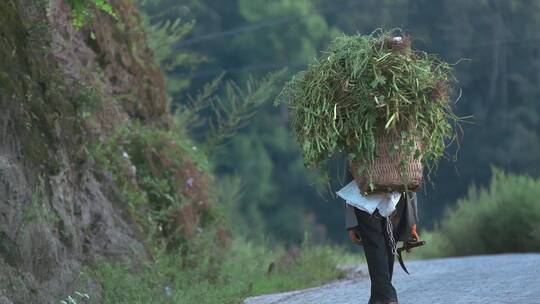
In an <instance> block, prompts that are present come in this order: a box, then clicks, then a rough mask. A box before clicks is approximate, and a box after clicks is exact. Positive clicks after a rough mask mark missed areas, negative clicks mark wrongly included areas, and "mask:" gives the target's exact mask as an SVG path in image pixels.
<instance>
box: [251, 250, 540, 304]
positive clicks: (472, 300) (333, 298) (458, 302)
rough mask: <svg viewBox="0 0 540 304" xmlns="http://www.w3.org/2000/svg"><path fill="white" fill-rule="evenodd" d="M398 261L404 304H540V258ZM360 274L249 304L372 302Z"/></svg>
mask: <svg viewBox="0 0 540 304" xmlns="http://www.w3.org/2000/svg"><path fill="white" fill-rule="evenodd" d="M406 265H407V268H408V269H409V272H410V273H411V275H410V276H408V275H407V274H405V273H404V272H403V271H402V270H401V268H400V267H399V264H398V263H397V261H396V267H395V269H394V271H395V277H394V280H393V282H394V286H395V287H396V289H397V291H398V298H399V303H400V304H440V303H448V304H476V303H478V304H484V303H485V304H488V303H489V304H493V303H519V304H540V254H504V255H490V256H474V257H462V258H447V259H435V260H423V261H411V262H406ZM354 272H356V273H357V274H360V275H356V276H354V278H352V279H346V280H342V281H338V282H335V283H330V284H327V285H324V286H321V287H316V288H310V289H305V290H300V291H293V292H287V293H281V294H273V295H265V296H259V297H254V298H249V299H246V300H245V301H244V304H363V303H367V302H368V299H369V288H370V283H369V278H368V277H367V269H366V267H365V265H360V266H358V267H356V268H355V270H354Z"/></svg>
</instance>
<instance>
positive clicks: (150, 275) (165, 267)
mask: <svg viewBox="0 0 540 304" xmlns="http://www.w3.org/2000/svg"><path fill="white" fill-rule="evenodd" d="M201 248H203V249H204V248H205V249H208V250H212V248H213V246H211V244H206V247H203V246H201ZM209 248H210V249H209ZM220 254H221V255H222V256H223V261H222V262H221V263H219V264H212V263H208V262H201V263H198V264H197V265H195V266H194V267H188V268H185V267H183V266H182V265H183V264H186V259H188V260H199V261H201V260H205V259H206V258H207V256H208V254H207V252H197V253H195V252H193V253H192V256H188V257H186V256H183V255H179V254H171V253H169V252H166V251H161V252H158V253H156V254H155V258H154V262H153V263H148V264H146V265H144V266H142V267H138V269H137V270H134V269H132V268H131V267H127V266H124V265H122V264H110V263H105V264H101V265H100V266H99V267H98V268H96V269H94V270H91V271H88V272H87V275H89V276H90V277H92V278H94V279H96V280H97V281H98V282H99V283H100V285H101V286H102V288H103V289H102V290H103V298H102V302H103V303H114V304H118V303H130V304H131V303H155V304H158V303H182V304H187V303H197V304H206V303H208V304H215V303H224V304H225V303H231V304H232V303H239V302H241V301H242V299H244V298H246V297H248V296H253V295H260V294H265V293H273V292H279V291H287V290H293V289H299V288H307V287H313V286H317V285H320V284H322V283H325V282H328V281H331V280H335V279H338V278H342V277H343V276H344V272H343V271H342V270H339V269H338V268H337V267H336V266H337V262H338V260H339V259H340V258H341V257H342V256H343V255H344V251H343V249H341V248H335V247H331V246H327V245H317V246H315V245H311V244H309V242H305V243H304V244H303V245H302V246H301V247H300V248H299V249H298V251H296V253H294V254H291V253H290V252H289V253H287V252H286V251H285V250H284V249H283V248H277V249H275V250H270V249H268V247H266V246H263V245H255V244H253V243H250V242H248V241H246V240H243V239H235V240H234V241H233V244H232V246H231V247H230V248H228V249H226V250H223V249H221V252H220ZM271 263H274V264H275V267H274V270H273V271H271V272H270V273H269V272H268V268H269V265H270V264H271ZM188 264H189V262H188Z"/></svg>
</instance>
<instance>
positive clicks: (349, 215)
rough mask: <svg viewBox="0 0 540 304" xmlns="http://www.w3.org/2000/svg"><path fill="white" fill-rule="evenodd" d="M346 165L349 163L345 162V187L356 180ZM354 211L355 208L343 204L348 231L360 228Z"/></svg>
mask: <svg viewBox="0 0 540 304" xmlns="http://www.w3.org/2000/svg"><path fill="white" fill-rule="evenodd" d="M346 164H347V162H346V161H345V170H344V173H345V176H344V181H345V185H346V184H348V183H350V182H351V181H352V180H353V179H354V178H353V176H352V174H351V172H350V171H349V168H348V166H347V165H346ZM354 209H355V208H354V207H353V206H351V205H349V204H347V203H344V204H343V211H344V212H345V229H346V230H349V229H352V228H355V227H356V226H358V220H357V219H356V213H355V212H354Z"/></svg>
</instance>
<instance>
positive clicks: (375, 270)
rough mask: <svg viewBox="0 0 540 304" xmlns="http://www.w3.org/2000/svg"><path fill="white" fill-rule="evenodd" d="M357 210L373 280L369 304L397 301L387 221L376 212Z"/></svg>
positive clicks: (370, 274) (359, 231)
mask: <svg viewBox="0 0 540 304" xmlns="http://www.w3.org/2000/svg"><path fill="white" fill-rule="evenodd" d="M354 209H355V213H356V218H357V220H358V226H357V228H358V229H356V233H357V234H359V235H360V237H361V239H362V242H363V247H364V253H365V255H366V260H367V264H368V270H369V277H370V279H371V297H370V299H369V303H375V302H376V301H381V302H382V303H386V302H389V301H397V294H396V289H395V288H394V286H393V285H392V273H393V270H394V255H393V254H392V249H391V247H390V242H389V240H388V234H387V233H386V225H387V223H386V219H385V218H384V217H382V216H380V215H379V213H378V211H375V213H374V214H373V215H370V214H369V213H367V212H364V211H361V210H359V209H357V208H354Z"/></svg>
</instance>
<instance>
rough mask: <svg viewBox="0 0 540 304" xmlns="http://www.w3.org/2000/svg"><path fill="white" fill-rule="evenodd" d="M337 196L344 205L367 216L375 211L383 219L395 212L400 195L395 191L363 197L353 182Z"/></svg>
mask: <svg viewBox="0 0 540 304" xmlns="http://www.w3.org/2000/svg"><path fill="white" fill-rule="evenodd" d="M337 195H338V196H339V197H341V198H342V199H344V200H345V203H347V204H349V205H351V206H354V207H356V208H358V209H360V210H363V211H365V212H367V213H369V214H373V212H375V210H376V209H377V210H379V213H380V214H381V215H382V216H384V217H387V216H389V215H390V214H392V212H394V210H396V205H397V203H398V201H399V199H400V197H401V193H400V192H396V191H394V192H384V193H374V194H370V195H367V196H364V195H362V193H361V192H360V189H359V188H358V185H357V184H356V181H354V180H353V181H351V182H350V183H348V184H347V185H346V186H345V187H343V188H342V189H341V190H339V191H338V192H337Z"/></svg>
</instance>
